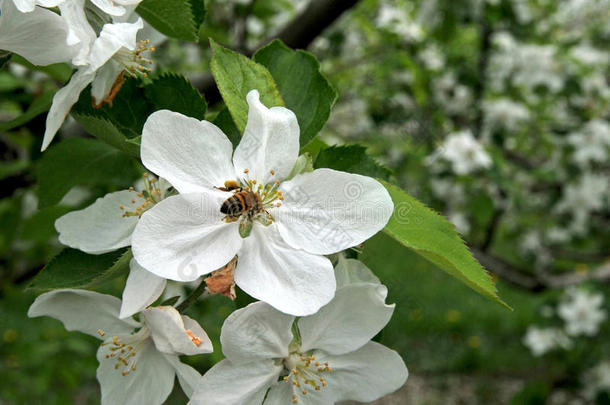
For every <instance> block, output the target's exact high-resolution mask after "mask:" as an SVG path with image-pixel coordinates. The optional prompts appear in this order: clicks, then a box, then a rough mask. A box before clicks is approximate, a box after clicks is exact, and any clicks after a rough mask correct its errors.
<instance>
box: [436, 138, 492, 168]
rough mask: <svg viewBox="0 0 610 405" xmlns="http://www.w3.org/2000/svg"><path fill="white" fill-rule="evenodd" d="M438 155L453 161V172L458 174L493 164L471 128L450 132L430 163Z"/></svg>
mask: <svg viewBox="0 0 610 405" xmlns="http://www.w3.org/2000/svg"><path fill="white" fill-rule="evenodd" d="M438 157H440V158H442V159H444V160H447V161H448V162H449V163H451V167H452V170H453V172H455V173H456V174H458V175H464V174H469V173H472V172H474V171H476V170H478V169H486V168H489V167H491V164H492V161H491V158H490V157H489V155H488V154H487V152H486V151H485V149H484V148H483V145H481V144H480V143H479V142H478V141H477V140H476V139H475V138H474V136H472V133H471V132H470V131H469V130H465V131H460V132H455V133H453V134H449V135H448V136H447V138H446V139H445V141H444V142H443V144H442V145H441V146H439V147H438V149H437V150H436V151H435V152H434V153H433V154H432V155H431V156H430V157H429V158H428V162H429V164H430V163H433V162H435V161H436V160H437V158H438Z"/></svg>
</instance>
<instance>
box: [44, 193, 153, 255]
mask: <svg viewBox="0 0 610 405" xmlns="http://www.w3.org/2000/svg"><path fill="white" fill-rule="evenodd" d="M132 200H135V203H132V202H131V201H132ZM144 202H145V200H144V199H143V198H140V197H138V196H137V193H136V192H133V191H128V190H123V191H117V192H114V193H109V194H106V195H105V196H104V197H102V198H98V199H97V200H96V201H95V202H94V203H93V204H91V205H90V206H88V207H87V208H85V209H82V210H79V211H72V212H69V213H67V214H66V215H64V216H62V217H60V218H58V219H57V220H56V221H55V229H57V232H59V241H60V242H61V243H63V244H64V245H66V246H70V247H71V248H74V249H79V250H82V251H83V252H87V253H93V254H100V253H106V252H111V251H113V250H117V249H119V248H122V247H125V246H129V245H130V244H131V234H132V233H133V230H134V229H135V227H136V224H137V223H138V217H137V216H136V217H133V216H132V217H123V213H124V212H125V211H135V208H136V207H138V206H139V205H141V204H143V203H144ZM121 206H123V207H125V210H121V208H120V207H121Z"/></svg>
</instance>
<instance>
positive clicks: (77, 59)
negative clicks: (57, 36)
mask: <svg viewBox="0 0 610 405" xmlns="http://www.w3.org/2000/svg"><path fill="white" fill-rule="evenodd" d="M59 11H60V12H61V17H62V18H63V19H64V21H65V22H66V24H67V25H68V37H67V38H66V43H67V44H68V45H69V46H73V47H74V49H75V54H74V56H73V58H72V63H73V64H74V65H76V66H83V65H87V64H88V57H89V52H90V50H91V44H92V43H93V41H95V39H96V38H97V35H96V33H95V31H94V30H93V28H91V25H90V24H89V21H87V16H86V15H85V0H70V1H64V2H62V3H60V4H59Z"/></svg>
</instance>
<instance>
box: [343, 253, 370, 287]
mask: <svg viewBox="0 0 610 405" xmlns="http://www.w3.org/2000/svg"><path fill="white" fill-rule="evenodd" d="M335 279H336V280H337V289H339V288H341V287H343V286H346V285H349V284H355V283H372V284H381V282H380V281H379V278H377V276H376V275H375V274H373V272H372V271H371V269H369V268H368V267H366V266H365V265H364V263H362V262H361V261H360V260H356V259H346V258H344V257H343V256H339V263H337V266H335Z"/></svg>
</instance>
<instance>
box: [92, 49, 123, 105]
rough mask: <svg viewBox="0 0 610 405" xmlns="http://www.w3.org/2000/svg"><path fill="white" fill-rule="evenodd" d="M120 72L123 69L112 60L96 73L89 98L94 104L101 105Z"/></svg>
mask: <svg viewBox="0 0 610 405" xmlns="http://www.w3.org/2000/svg"><path fill="white" fill-rule="evenodd" d="M122 71H123V67H122V66H121V65H120V64H119V63H118V62H117V61H114V60H112V59H111V60H109V61H108V62H107V63H106V64H104V65H103V66H102V67H101V68H100V69H99V70H98V71H97V73H96V75H95V79H93V83H91V97H93V100H94V101H95V103H96V104H101V102H102V101H103V100H104V99H105V98H106V97H108V95H110V91H111V90H112V86H113V85H114V83H115V81H116V79H117V77H118V76H119V74H121V72H122Z"/></svg>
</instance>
